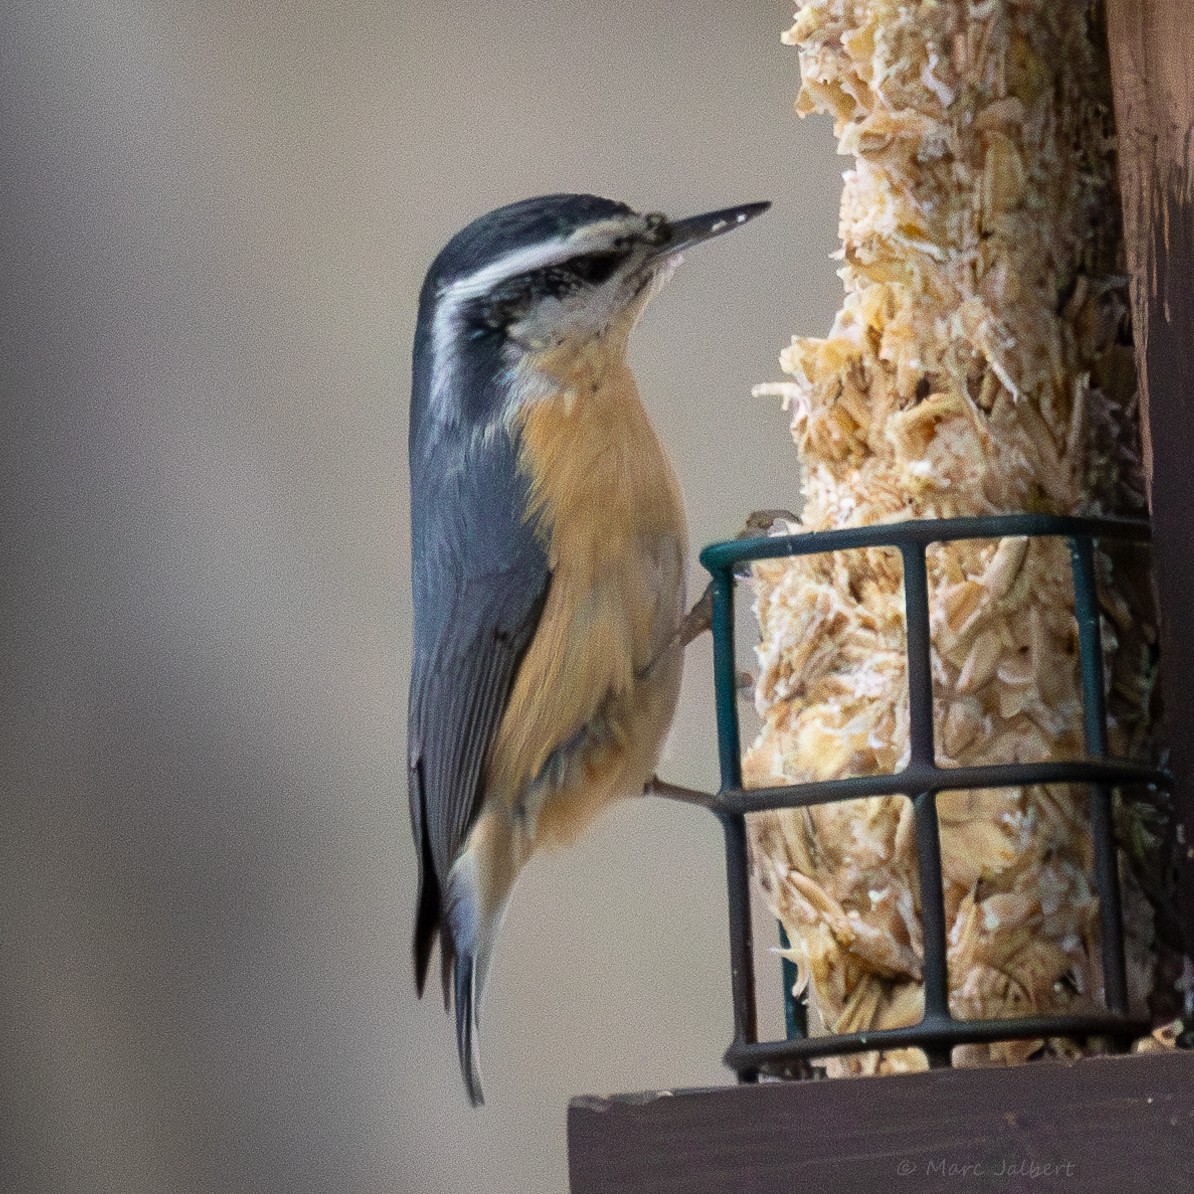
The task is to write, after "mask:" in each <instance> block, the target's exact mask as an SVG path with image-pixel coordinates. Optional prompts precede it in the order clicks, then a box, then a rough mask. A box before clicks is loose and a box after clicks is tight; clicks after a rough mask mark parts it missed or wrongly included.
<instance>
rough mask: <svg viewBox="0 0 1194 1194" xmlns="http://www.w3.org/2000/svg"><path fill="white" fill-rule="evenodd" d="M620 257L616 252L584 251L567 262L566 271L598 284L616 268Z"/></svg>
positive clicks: (595, 284) (607, 279) (605, 280)
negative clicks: (581, 254)
mask: <svg viewBox="0 0 1194 1194" xmlns="http://www.w3.org/2000/svg"><path fill="white" fill-rule="evenodd" d="M619 260H620V257H619V255H618V254H617V253H609V252H606V253H585V254H584V255H583V256H581V257H573V258H571V259H570V260H569V261H568V262H567V268H568V272H569V273H571V274H573V275H574V276H575V277H577V278H580V280H581V281H582V282H588V283H589V284H590V285H593V286H600V285H601V283H602V282H608V281H609V279H610V278H611V277H612V276H613V273H614V270H616V269H617V268H618V262H619Z"/></svg>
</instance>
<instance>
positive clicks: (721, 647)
mask: <svg viewBox="0 0 1194 1194" xmlns="http://www.w3.org/2000/svg"><path fill="white" fill-rule="evenodd" d="M713 670H714V675H715V678H716V679H715V685H716V695H717V741H718V751H719V755H720V759H721V774H722V777H723V779H722V784H723V786H725V785H730V786H732V787H735V788H739V787H741V784H742V747H741V738H740V733H739V728H738V706H737V692H738V683H737V672H736V668H735V662H734V578H733V575H732V574H731V573H730V571H729V570H728V569H724V570H722V571H721V572H720V573H719V574H718V575H716V576H714V578H713ZM720 816H721V823H722V829H723V831H724V833H725V848H726V890H727V896H728V904H729V918H730V995H731V998H732V1000H733V1005H734V1045H735V1046H736V1047H737V1046H745V1045H751V1044H754V1043H755V1041H756V1040H757V1039H758V1027H757V1024H758V1010H757V1004H756V1000H755V970H754V965H755V964H754V930H753V927H752V925H751V917H750V862H749V860H748V858H747V853H746V819H745V818H744V817H743V815H742V814H741V813H736V812H731V811H723V812H721V813H720ZM757 1078H758V1071H757V1070H754V1069H752V1068H751V1067H750V1066H745V1067H740V1068H738V1080H739V1081H740V1082H753V1081H755V1080H756V1079H757Z"/></svg>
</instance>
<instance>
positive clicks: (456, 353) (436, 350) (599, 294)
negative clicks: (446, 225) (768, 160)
mask: <svg viewBox="0 0 1194 1194" xmlns="http://www.w3.org/2000/svg"><path fill="white" fill-rule="evenodd" d="M769 206H770V204H768V203H749V204H744V205H743V206H740V207H731V208H726V209H724V210H720V211H714V212H708V213H705V214H703V215H699V216H691V217H688V218H685V219H679V220H673V219H670V218H668V217H667V216H664V215H660V214H658V213H650V214H645V215H644V214H640V213H638V212H636V211H634V210H633V209H632V208H630V207H628V206H627V205H626V204H624V203H618V202H615V201H613V200H610V199H603V198H599V197H598V196H595V195H545V196H542V197H540V198H536V199H526V200H523V201H522V202H520V203H513V204H510V205H509V206H507V207H500V208H498V209H497V210H495V211H491V212H489V213H488V214H487V215H484V216H481V217H480V218H479V219H477V220H474V221H473V222H472V223H471V224H469V225H468V226H467V227H466V228H464V229H463V230H462V231H460V232H459V233H457V234H456V236H454V237H453V238H452V239H451V240H450V241H449V242H448V244H447V245H446V246H445V247H444V249H443V250H442V251H441V252H440V254H439V256H438V257H437V258H436V259H435V261H434V262H433V264H432V266H431V268H430V270H429V271H428V274H427V279H426V281H425V283H424V286H423V293H422V296H421V299H420V324H421V325H422V327H423V329H424V336H425V339H426V341H427V343H426V348H427V349H428V350H429V357H430V365H431V373H432V375H433V376H432V378H431V379H430V380H431V382H432V391H433V395H434V393H435V391H436V390H437V389H445V387H443V386H442V385H438V384H437V382H436V380H435V379H436V378H438V379H439V382H441V383H442V382H444V381H445V380H446V379H447V378H449V377H452V378H455V379H456V382H455V384H454V385H452V386H450V387H447V388H446V390H445V392H444V393H442V394H441V395H440V397H441V399H443V400H444V401H443V402H442V403H441V405H443V406H445V407H446V408H447V409H443V410H442V411H441V414H444V415H449V416H450V415H451V414H453V413H454V411H453V410H452V409H451V408H453V407H454V406H455V405H457V404H459V403H464V404H465V405H466V406H467V405H468V404H470V403H472V402H476V401H477V400H478V393H479V391H480V390H484V389H485V382H486V381H492V380H495V377H494V376H493V375H497V374H500V372H501V371H502V370H503V369H509V368H510V367H511V366H512V365H515V364H517V363H518V362H519V361H520V360H523V359H525V358H527V357H528V356H535V355H538V354H543V353H548V352H553V351H554V352H559V351H560V350H563V351H564V352H568V351H571V350H573V349H582V348H587V347H588V346H590V345H592V344H593V343H594V342H602V343H603V344H604V345H605V346H606V347H607V349H608V350H609V351H612V352H619V353H620V352H622V351H624V349H625V342H626V338H627V336H628V335H629V333H630V330H631V329H632V328H633V326H634V324H635V322H636V321H637V319H638V317H639V315H640V314H641V312H642V310H643V308H644V307H645V306H646V304H647V301H648V300H649V299H650V297H651V295H652V294H654V293H655V292H656V291H657V290H658V289H659V287H660V286H661V285H662V283H663V282H664V281H666V280H667V278H669V277H670V276H671V274H672V272H673V271H674V269H675V268H676V266H677V265H678V264H679V262H680V261H681V259H682V255H683V253H684V252H685V250H687V249H688V248H690V247H692V246H693V245H696V244H699V243H700V242H701V241H704V240H708V239H710V238H711V237H715V236H720V235H721V234H722V233H725V232H730V231H732V230H733V229H735V228H738V227H741V226H742V225H743V224H745V223H746V222H747V221H748V220H750V219H752V218H753V217H754V216H757V215H760V214H761V213H762V212H764V211H766V210H767V208H768V207H769ZM487 375H488V376H487ZM462 378H464V379H471V381H472V383H473V384H472V385H471V388H470V391H469V393H465V392H464V391H463V384H466V383H462V381H461V379H462ZM478 382H479V383H481V384H480V385H478V384H477V383H478ZM433 403H434V397H433ZM464 413H465V415H466V421H467V413H468V412H467V411H466V412H464Z"/></svg>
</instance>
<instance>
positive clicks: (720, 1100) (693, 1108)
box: [568, 1053, 1194, 1194]
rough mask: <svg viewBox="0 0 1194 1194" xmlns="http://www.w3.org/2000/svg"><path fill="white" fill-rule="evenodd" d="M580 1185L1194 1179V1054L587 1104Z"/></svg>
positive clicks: (619, 1188)
mask: <svg viewBox="0 0 1194 1194" xmlns="http://www.w3.org/2000/svg"><path fill="white" fill-rule="evenodd" d="M568 1153H569V1170H570V1174H571V1190H572V1194H631V1192H633V1194H680V1192H681V1191H683V1192H684V1194H722V1192H724V1194H763V1192H767V1194H773V1192H775V1191H789V1190H813V1191H816V1192H817V1194H834V1192H835V1191H841V1192H842V1194H865V1192H866V1191H872V1190H887V1189H889V1188H890V1189H892V1190H901V1189H902V1190H907V1191H909V1194H931V1192H932V1191H937V1190H951V1191H956V1190H958V1189H1001V1190H1030V1189H1031V1190H1053V1191H1062V1190H1073V1191H1075V1192H1076V1191H1079V1190H1081V1191H1084V1192H1085V1194H1104V1192H1105V1194H1124V1192H1125V1191H1129V1190H1148V1191H1157V1192H1158V1194H1159V1192H1160V1191H1169V1190H1188V1189H1191V1188H1192V1187H1194V1056H1191V1055H1190V1054H1187V1053H1163V1054H1160V1053H1159V1054H1150V1055H1144V1056H1134V1057H1111V1058H1108V1057H1101V1058H1089V1059H1086V1060H1084V1061H1080V1062H1077V1063H1074V1064H1072V1065H1064V1064H1060V1063H1055V1062H1041V1063H1038V1064H1034V1065H1027V1066H1018V1067H1015V1068H1012V1069H998V1070H935V1071H930V1072H928V1073H921V1074H907V1075H900V1076H895V1077H884V1078H853V1079H841V1080H838V1081H832V1082H783V1083H765V1084H763V1085H760V1086H738V1087H727V1088H724V1089H719V1090H704V1091H682V1092H678V1093H676V1094H668V1093H662V1094H647V1095H641V1096H618V1097H614V1098H605V1099H598V1098H582V1099H575V1100H573V1102H572V1105H571V1106H570V1107H569V1110H568Z"/></svg>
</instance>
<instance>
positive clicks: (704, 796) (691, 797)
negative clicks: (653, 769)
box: [643, 775, 714, 808]
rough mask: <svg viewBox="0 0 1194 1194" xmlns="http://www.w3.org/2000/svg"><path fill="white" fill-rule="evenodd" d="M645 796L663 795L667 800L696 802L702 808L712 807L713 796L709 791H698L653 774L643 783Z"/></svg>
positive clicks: (685, 802) (683, 802) (684, 802)
mask: <svg viewBox="0 0 1194 1194" xmlns="http://www.w3.org/2000/svg"><path fill="white" fill-rule="evenodd" d="M643 795H644V796H662V797H663V798H664V799H665V800H678V801H680V803H681V804H695V805H698V806H699V807H700V808H712V807H713V799H714V798H713V797H712V796H711V795H710V794H709V793H708V792H698V791H697V790H696V788H683V787H681V786H680V785H679V784H669V783H668V782H667V780H663V779H660V778H659V776H658V775H653V776H651V778H650V779H649V780H647V782H646V783H645V784H643Z"/></svg>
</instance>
